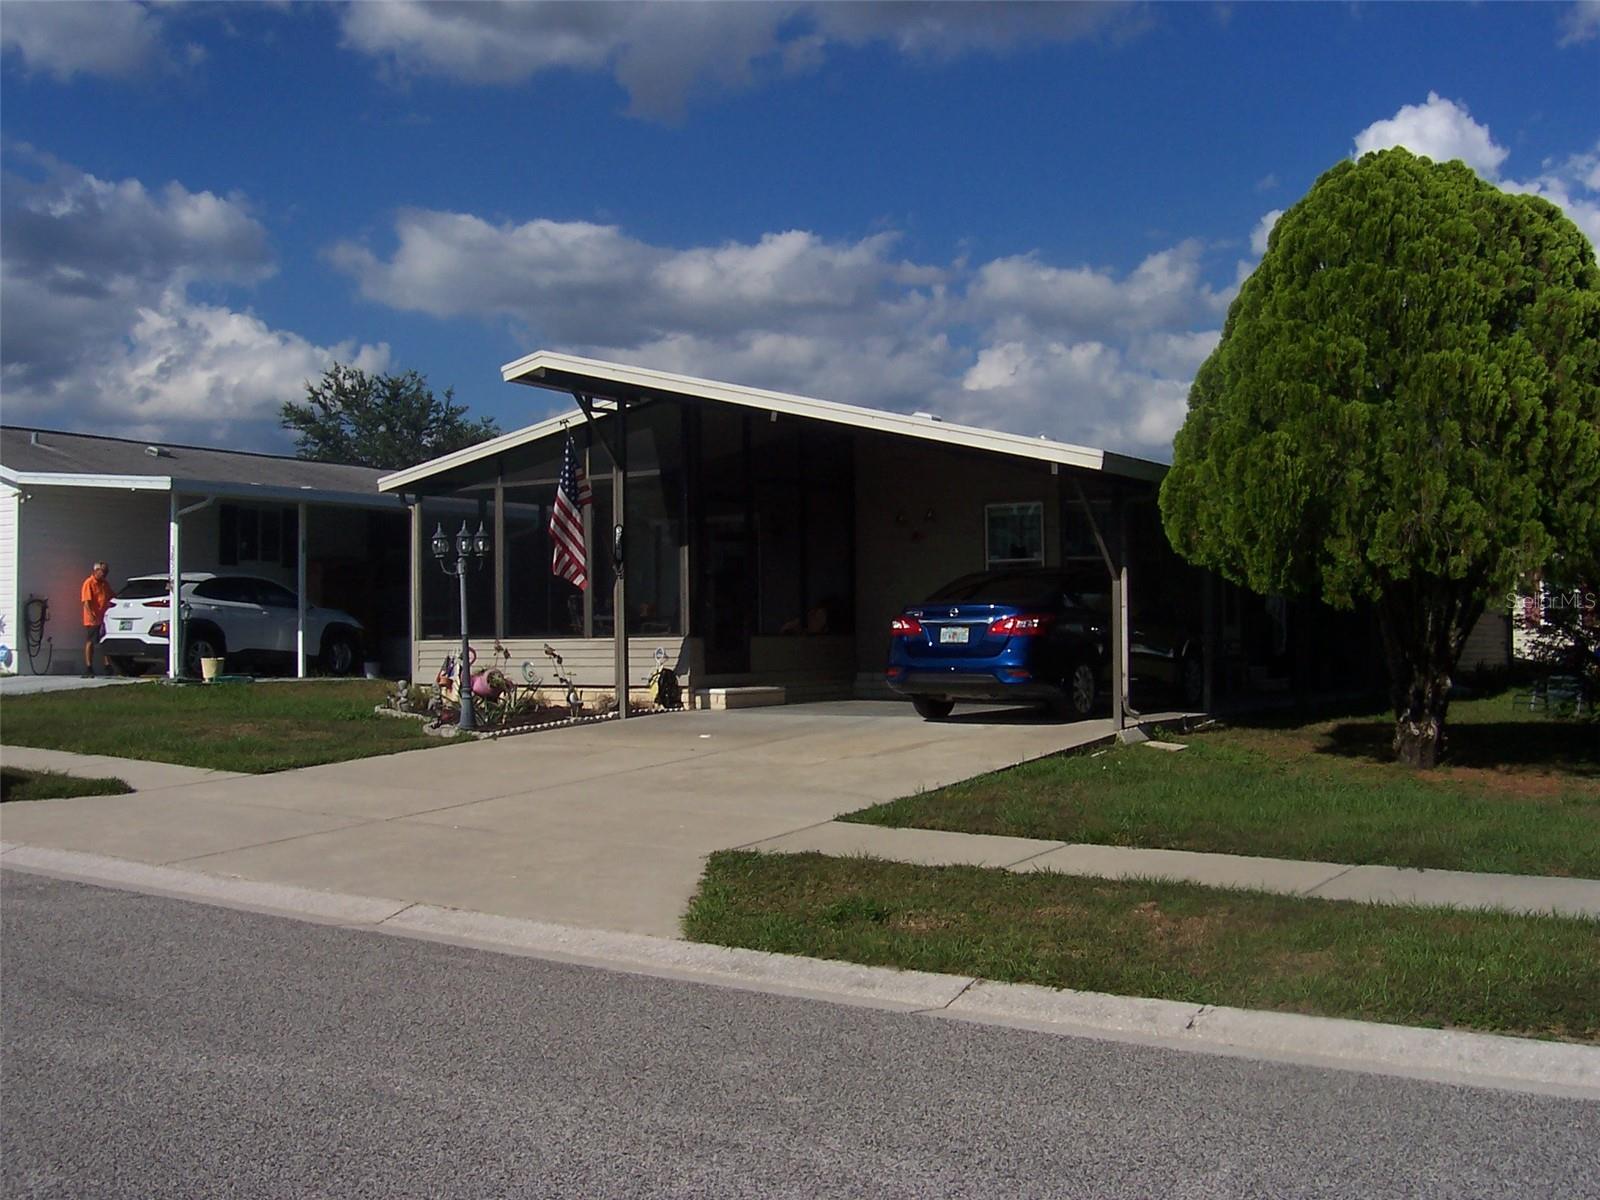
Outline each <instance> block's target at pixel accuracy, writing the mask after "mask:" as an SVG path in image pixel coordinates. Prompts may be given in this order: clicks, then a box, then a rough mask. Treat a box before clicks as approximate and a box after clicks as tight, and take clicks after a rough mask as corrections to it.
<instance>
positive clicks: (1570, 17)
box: [1557, 0, 1600, 46]
mask: <svg viewBox="0 0 1600 1200" xmlns="http://www.w3.org/2000/svg"><path fill="white" fill-rule="evenodd" d="M1596 34H1600V0H1577V3H1576V4H1572V5H1570V6H1569V7H1568V8H1567V11H1566V12H1564V13H1562V14H1561V41H1560V42H1559V43H1557V44H1558V45H1561V46H1576V45H1577V44H1578V43H1580V42H1587V41H1591V40H1592V39H1593V38H1594V37H1595V35H1596Z"/></svg>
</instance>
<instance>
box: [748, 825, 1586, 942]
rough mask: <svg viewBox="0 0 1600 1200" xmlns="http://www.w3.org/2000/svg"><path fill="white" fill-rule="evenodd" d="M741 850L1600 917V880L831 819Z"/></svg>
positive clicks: (1321, 896) (1372, 900) (1324, 897)
mask: <svg viewBox="0 0 1600 1200" xmlns="http://www.w3.org/2000/svg"><path fill="white" fill-rule="evenodd" d="M744 848H745V849H751V850H763V851H771V852H775V853H785V854H798V853H803V852H805V851H808V850H815V851H818V852H820V853H822V854H832V855H849V854H861V855H870V856H872V857H874V858H884V859H889V860H890V861H893V862H908V863H920V864H923V865H926V866H946V865H966V866H980V867H1002V868H1004V869H1006V870H1008V871H1059V872H1061V873H1062V874H1064V875H1090V876H1094V877H1096V878H1100V879H1147V878H1148V879H1172V880H1180V881H1184V882H1188V883H1200V884H1205V885H1207V886H1209V887H1226V888H1253V889H1257V890H1259V891H1264V892H1279V893H1281V894H1283V895H1286V896H1314V897H1317V898H1319V899H1323V900H1358V901H1362V902H1365V903H1369V904H1418V905H1425V906H1429V907H1440V908H1465V909H1493V910H1497V911H1503V912H1518V913H1541V914H1549V913H1557V914H1560V915H1562V916H1575V917H1591V918H1596V919H1600V880H1595V879H1566V878H1561V877H1557V876H1545V875H1499V874H1492V873H1478V872H1472V871H1434V870H1421V869H1417V868H1412V867H1381V866H1352V865H1347V864H1344V863H1325V862H1299V861H1296V860H1293V859H1286V858H1252V857H1247V856H1244V855H1238V854H1200V853H1196V852H1194V851H1190V850H1144V849H1139V848H1136V847H1131V846H1093V845H1083V844H1072V843H1068V842H1052V841H1042V840H1035V839H1033V838H1016V837H997V836H992V835H988V834H974V833H947V832H945V831H943V830H937V829H888V828H884V827H882V826H878V825H858V824H855V823H853V822H846V821H828V822H825V823H823V824H821V825H816V826H813V827H812V828H810V829H801V830H797V831H796V832H794V833H789V834H784V835H783V836H781V837H776V838H768V839H766V840H765V841H760V842H754V843H751V844H750V845H749V846H747V847H744Z"/></svg>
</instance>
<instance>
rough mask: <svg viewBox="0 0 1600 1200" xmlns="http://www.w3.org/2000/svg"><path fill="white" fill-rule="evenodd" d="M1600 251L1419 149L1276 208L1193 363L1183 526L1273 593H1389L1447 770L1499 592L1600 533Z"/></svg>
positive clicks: (1172, 517) (1213, 564)
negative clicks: (1470, 648) (1234, 294)
mask: <svg viewBox="0 0 1600 1200" xmlns="http://www.w3.org/2000/svg"><path fill="white" fill-rule="evenodd" d="M1597 496H1600V268H1597V267H1596V264H1595V257H1594V249H1593V247H1591V246H1590V245H1589V243H1588V241H1587V240H1586V239H1585V238H1584V236H1583V234H1582V233H1580V232H1579V231H1578V229H1577V228H1576V227H1575V226H1574V225H1573V224H1572V222H1571V221H1569V220H1568V219H1567V218H1566V217H1565V216H1564V215H1563V214H1562V213H1561V211H1560V210H1559V209H1557V208H1556V207H1555V206H1554V205H1552V204H1550V203H1548V202H1547V201H1545V200H1542V199H1539V198H1537V197H1534V196H1513V195H1507V194H1506V193H1504V192H1501V191H1499V190H1497V189H1496V188H1494V187H1492V186H1490V185H1489V184H1487V183H1485V182H1483V181H1482V180H1481V179H1479V178H1478V177H1477V176H1476V175H1474V174H1473V173H1472V171H1471V170H1470V169H1469V168H1468V167H1466V166H1465V165H1464V164H1462V163H1460V162H1452V163H1444V164H1436V163H1433V162H1430V161H1429V160H1428V159H1425V158H1419V157H1416V156H1414V155H1412V154H1410V153H1408V152H1407V151H1405V150H1403V149H1394V150H1385V151H1381V152H1378V153H1375V154H1368V155H1366V156H1364V157H1363V158H1362V159H1361V160H1360V161H1359V162H1348V161H1347V162H1342V163H1340V164H1339V165H1338V166H1336V167H1334V168H1333V169H1332V170H1330V171H1328V172H1327V173H1326V174H1325V175H1323V176H1322V178H1321V179H1319V180H1317V182H1316V184H1315V185H1314V186H1313V187H1312V189H1311V191H1310V192H1309V193H1308V194H1307V195H1306V196H1305V197H1304V198H1303V199H1301V200H1300V202H1299V203H1297V204H1296V205H1295V206H1294V207H1293V208H1291V209H1289V210H1288V211H1287V212H1286V213H1284V215H1283V216H1282V218H1280V219H1279V221H1278V224H1277V227H1276V228H1275V229H1274V230H1273V232H1272V235H1271V237H1270V239H1269V240H1268V245H1267V252H1266V255H1265V256H1264V257H1263V258H1262V260H1261V264H1260V265H1259V266H1258V267H1257V268H1256V270H1255V273H1254V274H1253V275H1251V276H1250V278H1249V279H1248V280H1246V281H1245V283H1244V286H1243V287H1242V288H1241V289H1240V292H1239V296H1238V298H1237V299H1236V300H1235V301H1234V302H1233V306H1232V308H1231V309H1230V310H1229V313H1228V319H1227V321H1226V323H1225V324H1224V326H1223V330H1222V340H1221V342H1220V344H1219V345H1218V346H1217V348H1216V350H1215V351H1214V352H1213V353H1212V355H1211V357H1210V358H1208V359H1207V360H1206V362H1205V363H1204V364H1203V365H1202V366H1201V368H1200V370H1199V372H1198V373H1197V374H1196V377H1195V381H1194V385H1193V388H1192V390H1191V391H1190V394H1189V413H1188V417H1187V418H1186V420H1185V421H1184V425H1183V428H1182V429H1181V430H1179V432H1178V435H1177V439H1176V441H1175V443H1174V446H1173V464H1172V470H1171V472H1170V473H1169V474H1168V475H1167V478H1166V480H1165V482H1164V483H1163V484H1162V488H1161V512H1162V518H1163V522H1164V524H1165V526H1166V529H1167V534H1168V537H1169V538H1170V539H1171V541H1172V544H1173V545H1174V546H1175V547H1177V549H1178V550H1179V551H1180V552H1181V553H1182V554H1184V555H1185V556H1186V557H1188V558H1190V559H1191V560H1193V561H1195V562H1198V563H1200V564H1202V565H1204V566H1207V567H1210V568H1212V569H1214V570H1216V571H1217V572H1219V573H1220V574H1222V575H1223V576H1224V577H1226V578H1228V579H1230V580H1233V581H1234V582H1236V583H1240V584H1243V585H1246V586H1248V587H1250V588H1252V589H1254V590H1256V591H1258V592H1264V593H1280V594H1286V595H1304V596H1320V597H1321V598H1322V599H1324V600H1325V601H1327V602H1329V603H1331V604H1333V605H1336V606H1339V607H1349V606H1351V605H1352V604H1354V603H1355V602H1356V601H1358V600H1362V599H1365V600H1370V601H1372V602H1373V603H1374V604H1375V607H1376V610H1377V615H1378V619H1379V623H1380V626H1381V629H1382V634H1383V644H1384V652H1385V656H1386V658H1387V661H1388V668H1389V679H1390V691H1391V699H1392V701H1393V705H1394V713H1395V734H1394V748H1395V753H1396V755H1397V756H1398V757H1399V758H1400V759H1401V760H1402V761H1404V762H1406V763H1409V764H1411V765H1412V766H1415V767H1431V766H1433V765H1434V764H1435V763H1436V762H1437V761H1438V758H1439V755H1440V752H1441V750H1442V748H1443V745H1444V724H1445V715H1446V712H1447V708H1448V703H1449V689H1450V682H1451V680H1450V677H1451V674H1452V672H1453V671H1454V669H1455V664H1456V660H1457V658H1458V656H1459V655H1460V652H1461V648H1462V645H1463V643H1464V641H1465V639H1466V636H1467V634H1468V632H1469V631H1470V630H1471V628H1472V626H1473V624H1474V623H1475V622H1476V621H1477V619H1478V617H1479V616H1480V615H1481V614H1482V612H1483V609H1484V604H1485V601H1486V599H1487V598H1488V597H1489V596H1490V595H1495V596H1500V595H1503V594H1504V593H1505V592H1507V591H1509V590H1510V589H1511V588H1512V587H1513V586H1514V584H1515V582H1516V580H1517V579H1518V578H1519V577H1521V576H1525V575H1527V574H1530V573H1531V572H1533V571H1534V570H1536V569H1537V568H1539V567H1540V566H1541V565H1543V564H1544V563H1546V562H1548V561H1550V560H1551V559H1552V557H1553V556H1555V555H1559V554H1565V555H1566V556H1567V557H1569V558H1571V559H1573V560H1586V559H1589V558H1590V557H1592V551H1593V548H1594V546H1595V543H1596V541H1597V540H1600V507H1597V503H1600V502H1597Z"/></svg>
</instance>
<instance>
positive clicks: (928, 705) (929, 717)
mask: <svg viewBox="0 0 1600 1200" xmlns="http://www.w3.org/2000/svg"><path fill="white" fill-rule="evenodd" d="M955 706H956V702H955V701H954V700H935V699H934V698H933V697H932V696H913V697H911V707H912V708H914V709H916V710H917V716H919V717H921V718H922V719H923V720H924V721H942V720H944V719H945V718H946V717H948V716H949V715H950V710H951V709H953V708H955Z"/></svg>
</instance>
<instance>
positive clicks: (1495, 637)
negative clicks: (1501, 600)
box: [1456, 612, 1511, 674]
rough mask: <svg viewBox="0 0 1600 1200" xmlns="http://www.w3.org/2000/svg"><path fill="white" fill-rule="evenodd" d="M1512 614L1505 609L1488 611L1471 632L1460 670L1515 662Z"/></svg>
mask: <svg viewBox="0 0 1600 1200" xmlns="http://www.w3.org/2000/svg"><path fill="white" fill-rule="evenodd" d="M1510 624H1511V622H1510V618H1508V617H1507V616H1506V614H1505V613H1501V612H1486V613H1484V614H1483V616H1481V617H1479V618H1478V623H1477V624H1476V625H1474V626H1473V627H1472V632H1471V633H1469V634H1467V641H1466V644H1465V645H1464V646H1462V647H1461V661H1460V662H1458V663H1457V664H1456V670H1457V671H1458V672H1460V673H1462V674H1465V673H1467V672H1468V671H1494V670H1499V669H1500V668H1502V667H1507V666H1510V665H1511V632H1510Z"/></svg>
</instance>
